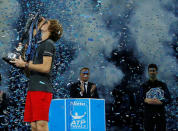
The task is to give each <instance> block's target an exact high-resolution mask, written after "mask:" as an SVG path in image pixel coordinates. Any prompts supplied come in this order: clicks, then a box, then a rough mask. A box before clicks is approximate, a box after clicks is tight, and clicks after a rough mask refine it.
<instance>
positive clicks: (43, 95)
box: [24, 91, 52, 122]
mask: <svg viewBox="0 0 178 131" xmlns="http://www.w3.org/2000/svg"><path fill="white" fill-rule="evenodd" d="M51 100H52V93H49V92H43V91H28V92H27V97H26V103H25V111H24V121H25V122H35V121H39V120H45V121H49V107H50V104H51Z"/></svg>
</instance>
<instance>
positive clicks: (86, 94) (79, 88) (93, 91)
mask: <svg viewBox="0 0 178 131" xmlns="http://www.w3.org/2000/svg"><path fill="white" fill-rule="evenodd" d="M89 75H90V73H89V68H86V67H84V68H82V69H81V70H80V81H78V82H75V83H73V84H71V86H70V97H71V98H98V93H97V88H96V85H95V84H94V83H91V82H88V79H89Z"/></svg>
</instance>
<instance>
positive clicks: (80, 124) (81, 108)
mask: <svg viewBox="0 0 178 131" xmlns="http://www.w3.org/2000/svg"><path fill="white" fill-rule="evenodd" d="M88 107H89V105H88V103H87V102H84V101H82V102H81V101H80V102H78V101H74V102H71V103H70V129H88V121H89V118H88V114H89V108H88Z"/></svg>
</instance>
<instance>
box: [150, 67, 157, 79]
mask: <svg viewBox="0 0 178 131" xmlns="http://www.w3.org/2000/svg"><path fill="white" fill-rule="evenodd" d="M148 74H149V77H150V78H151V79H156V77H157V74H158V72H157V70H156V68H149V69H148Z"/></svg>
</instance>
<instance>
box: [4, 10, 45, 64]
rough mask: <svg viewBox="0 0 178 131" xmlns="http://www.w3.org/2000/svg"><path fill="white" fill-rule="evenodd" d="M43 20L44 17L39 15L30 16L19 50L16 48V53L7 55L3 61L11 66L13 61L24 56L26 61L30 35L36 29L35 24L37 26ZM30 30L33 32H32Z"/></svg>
mask: <svg viewBox="0 0 178 131" xmlns="http://www.w3.org/2000/svg"><path fill="white" fill-rule="evenodd" d="M41 20H42V17H41V16H40V15H39V14H38V13H37V14H35V15H34V14H30V18H29V19H28V20H27V22H26V25H25V28H24V30H23V33H22V37H21V39H20V43H19V44H18V46H17V48H15V50H14V51H12V52H9V53H7V55H6V56H5V57H3V58H2V59H3V60H4V61H5V62H7V63H9V64H10V65H14V64H12V63H11V62H10V61H13V60H14V59H18V58H19V56H20V55H21V56H22V59H23V60H24V61H26V58H25V53H26V48H27V47H28V45H29V39H30V35H31V34H32V33H33V32H32V31H33V29H35V26H34V23H35V22H36V23H37V24H38V23H39V22H40V21H41ZM30 28H33V29H31V30H32V31H31V32H30Z"/></svg>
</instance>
